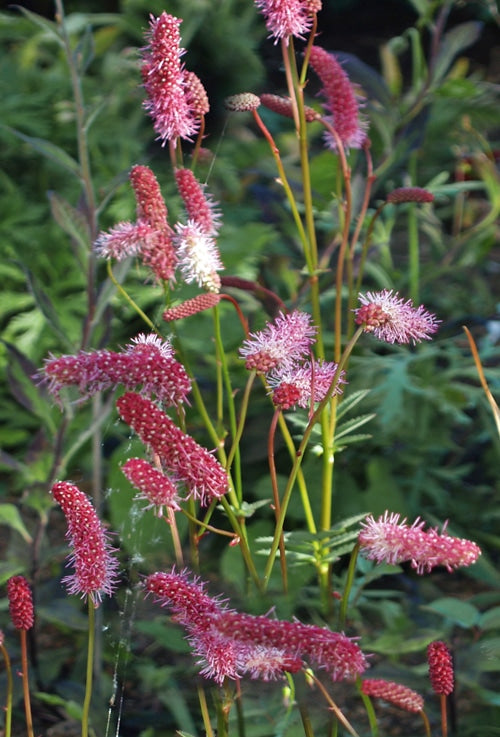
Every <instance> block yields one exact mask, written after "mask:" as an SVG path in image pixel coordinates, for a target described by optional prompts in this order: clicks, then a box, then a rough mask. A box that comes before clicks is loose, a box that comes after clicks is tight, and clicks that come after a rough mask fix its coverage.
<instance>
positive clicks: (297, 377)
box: [267, 361, 346, 410]
mask: <svg viewBox="0 0 500 737" xmlns="http://www.w3.org/2000/svg"><path fill="white" fill-rule="evenodd" d="M336 371H337V364H336V363H331V362H329V361H313V362H311V361H306V363H304V364H302V365H296V364H294V365H292V366H290V367H286V368H285V369H283V370H280V369H279V368H278V369H276V370H275V371H271V373H270V374H269V376H268V377H267V380H268V384H269V386H270V387H271V389H272V397H273V404H274V405H275V406H276V407H281V409H283V410H287V409H292V408H293V407H294V406H295V405H298V406H299V407H303V408H304V409H307V408H308V407H309V406H310V405H311V402H312V403H313V404H314V403H316V402H321V401H322V400H323V399H324V398H325V396H326V393H327V391H328V390H329V388H330V386H331V384H332V381H333V377H334V376H335V372H336ZM345 383H346V380H345V372H344V371H342V372H341V374H340V376H339V378H338V381H337V386H336V387H335V389H334V390H333V392H332V396H333V395H334V394H342V384H345Z"/></svg>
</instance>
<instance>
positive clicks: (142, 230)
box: [94, 222, 155, 261]
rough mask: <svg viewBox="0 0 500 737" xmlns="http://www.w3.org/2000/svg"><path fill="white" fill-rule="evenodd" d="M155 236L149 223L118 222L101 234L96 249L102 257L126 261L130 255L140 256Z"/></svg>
mask: <svg viewBox="0 0 500 737" xmlns="http://www.w3.org/2000/svg"><path fill="white" fill-rule="evenodd" d="M154 237H155V231H154V230H153V228H151V226H150V225H148V224H147V223H129V222H124V223H118V224H117V225H115V226H114V227H113V228H111V230H109V231H108V232H102V233H100V234H99V236H98V238H97V240H96V241H95V243H94V250H95V252H96V254H97V255H98V256H99V257H100V258H107V259H109V258H114V259H115V260H116V261H124V260H125V259H126V258H128V257H129V256H138V255H139V254H140V253H141V252H142V250H143V249H144V248H148V246H147V245H146V244H147V243H148V242H150V241H151V240H154Z"/></svg>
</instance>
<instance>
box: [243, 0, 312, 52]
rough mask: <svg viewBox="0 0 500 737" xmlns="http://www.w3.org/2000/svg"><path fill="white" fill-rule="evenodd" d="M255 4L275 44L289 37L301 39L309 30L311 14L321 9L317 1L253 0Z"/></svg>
mask: <svg viewBox="0 0 500 737" xmlns="http://www.w3.org/2000/svg"><path fill="white" fill-rule="evenodd" d="M255 4H256V6H257V8H258V9H259V10H260V11H261V12H262V14H263V15H264V17H265V19H266V28H267V30H268V31H269V34H270V36H272V37H273V38H274V39H275V42H277V41H279V40H280V39H282V38H284V39H285V40H287V39H288V37H289V36H295V37H296V38H302V37H303V36H304V34H305V33H307V32H308V31H310V30H311V25H312V17H311V16H312V13H313V12H315V13H316V12H318V10H320V9H321V3H320V2H318V0H255ZM318 6H319V7H318Z"/></svg>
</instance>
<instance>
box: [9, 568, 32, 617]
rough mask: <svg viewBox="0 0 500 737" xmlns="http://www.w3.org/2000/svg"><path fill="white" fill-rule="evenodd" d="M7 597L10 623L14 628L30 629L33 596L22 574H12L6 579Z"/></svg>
mask: <svg viewBox="0 0 500 737" xmlns="http://www.w3.org/2000/svg"><path fill="white" fill-rule="evenodd" d="M7 598H8V600H9V613H10V618H11V621H12V624H13V625H14V627H15V628H16V630H24V631H27V630H30V629H31V628H32V627H33V623H34V621H35V615H34V609H33V596H32V594H31V589H30V585H29V583H28V581H27V580H26V578H25V577H24V576H12V577H11V578H9V580H8V581H7Z"/></svg>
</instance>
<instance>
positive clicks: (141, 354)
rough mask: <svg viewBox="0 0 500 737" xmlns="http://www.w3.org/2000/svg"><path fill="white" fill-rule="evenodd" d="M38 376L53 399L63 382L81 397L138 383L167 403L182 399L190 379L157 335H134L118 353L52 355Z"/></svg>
mask: <svg viewBox="0 0 500 737" xmlns="http://www.w3.org/2000/svg"><path fill="white" fill-rule="evenodd" d="M41 376H42V377H43V379H44V381H46V382H48V389H49V392H50V393H51V394H53V395H54V396H55V397H56V399H59V394H60V392H61V389H62V388H63V387H64V386H76V387H78V390H79V392H80V394H81V395H82V399H86V398H87V397H90V396H92V395H93V394H95V393H96V392H98V391H103V390H105V389H114V388H116V387H117V386H119V385H120V384H121V385H123V386H124V387H125V388H126V389H134V388H136V387H138V386H141V387H142V389H141V391H142V393H145V394H154V395H155V396H156V397H157V398H158V399H159V400H160V401H162V402H164V403H165V404H168V405H179V404H181V403H182V402H184V401H185V400H186V397H187V395H188V393H189V391H190V389H191V382H190V379H189V377H188V375H187V373H186V370H185V369H184V367H183V366H182V365H181V364H180V363H179V362H178V361H176V360H175V358H174V357H173V349H172V346H171V345H170V343H169V342H168V341H162V340H161V338H159V337H158V336H157V335H154V334H152V335H143V334H141V335H138V336H137V337H136V338H134V339H133V340H132V341H131V342H130V343H129V344H128V346H126V349H125V351H124V352H122V353H115V352H114V351H108V350H101V351H91V352H86V351H80V352H79V353H77V354H76V355H74V356H71V355H65V356H59V357H58V358H55V357H52V358H49V359H48V360H47V361H46V362H45V366H44V367H43V369H42V372H41Z"/></svg>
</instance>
